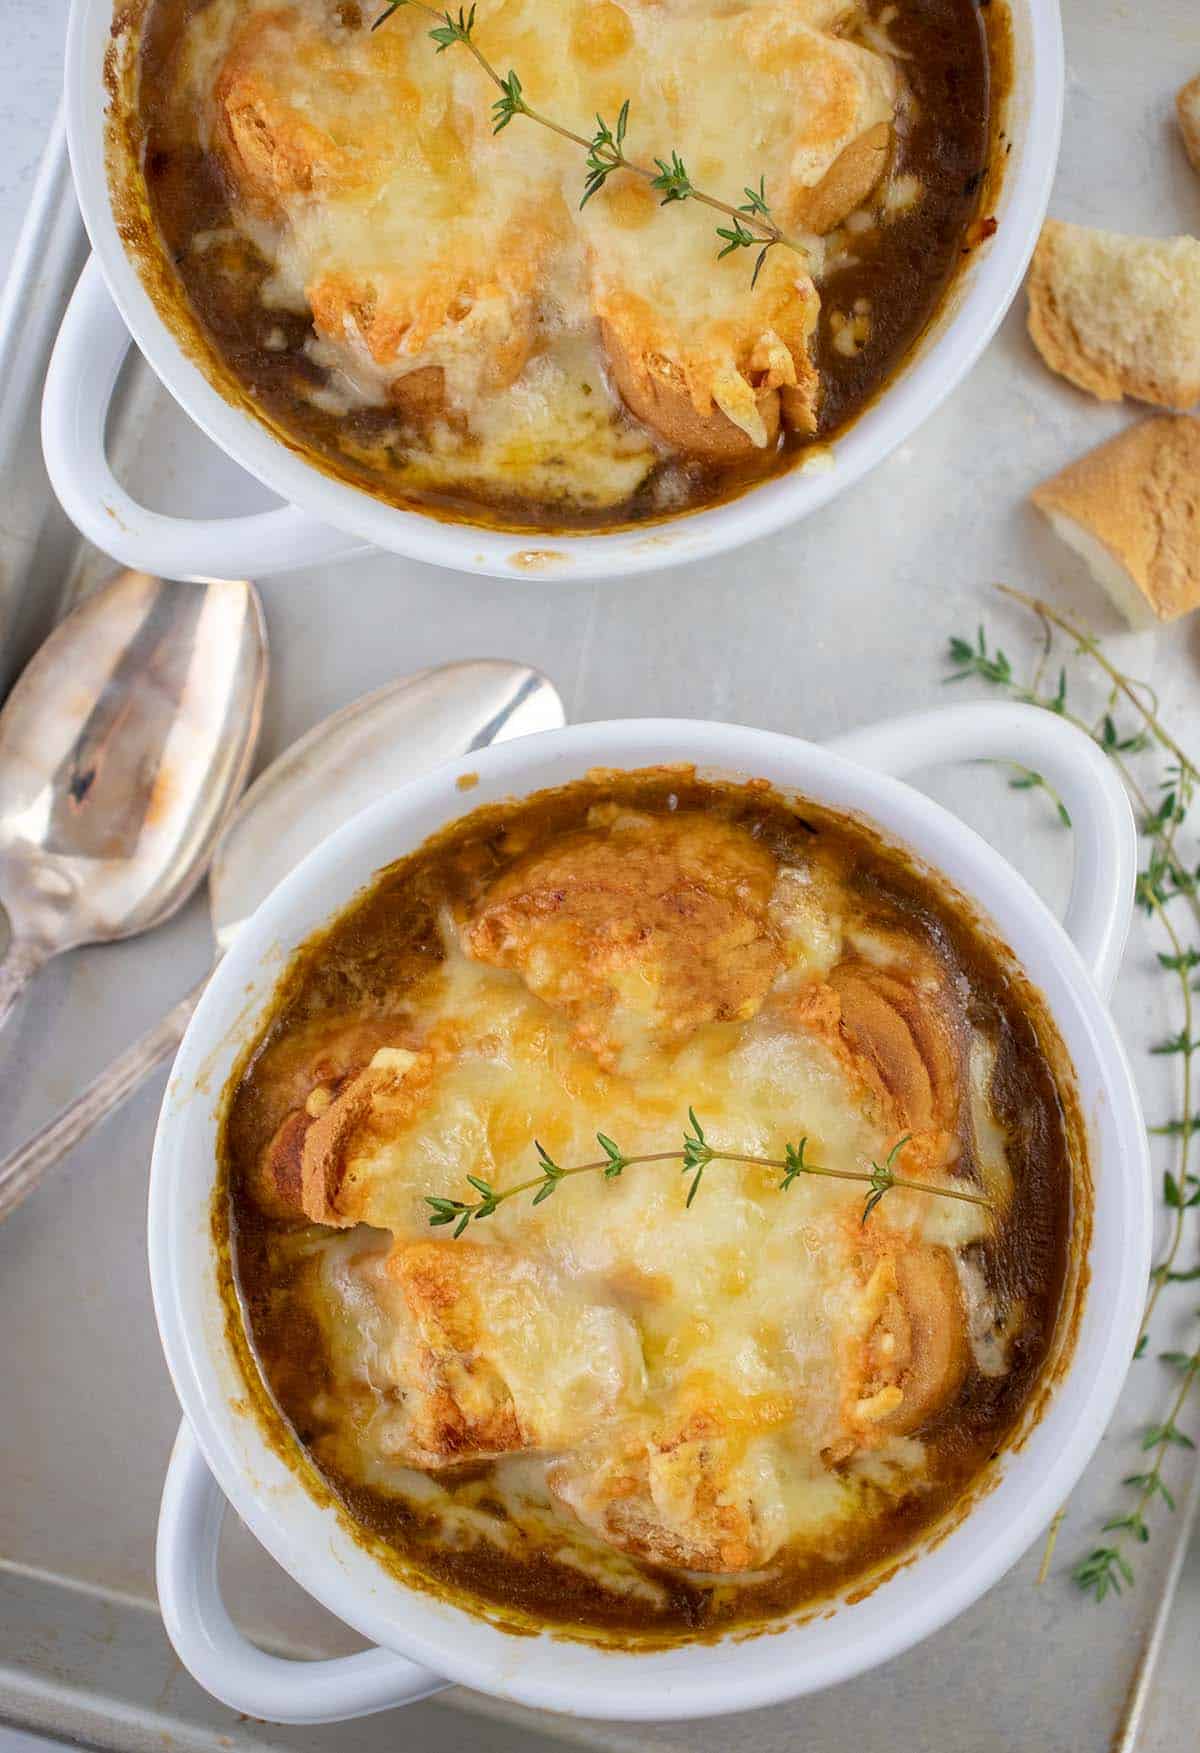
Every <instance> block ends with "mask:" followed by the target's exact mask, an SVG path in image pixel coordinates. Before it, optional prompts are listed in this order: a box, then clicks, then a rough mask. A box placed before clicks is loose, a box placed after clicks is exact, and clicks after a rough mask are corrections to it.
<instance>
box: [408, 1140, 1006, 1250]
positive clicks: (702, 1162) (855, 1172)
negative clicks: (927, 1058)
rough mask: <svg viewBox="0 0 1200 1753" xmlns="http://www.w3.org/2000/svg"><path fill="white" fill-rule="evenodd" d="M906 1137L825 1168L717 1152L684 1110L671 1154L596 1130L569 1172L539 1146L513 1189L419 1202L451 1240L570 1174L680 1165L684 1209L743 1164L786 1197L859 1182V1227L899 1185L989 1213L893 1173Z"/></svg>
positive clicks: (795, 1148) (952, 1190)
mask: <svg viewBox="0 0 1200 1753" xmlns="http://www.w3.org/2000/svg"><path fill="white" fill-rule="evenodd" d="M911 1136H912V1135H911V1133H905V1135H904V1136H903V1138H899V1139H897V1140H896V1143H895V1144H894V1145H893V1146H892V1148H891V1150H890V1151H889V1152H888V1155H887V1158H886V1160H885V1161H884V1162H882V1163H877V1162H872V1163H871V1165H870V1167H869V1168H866V1169H831V1168H828V1167H827V1166H826V1165H825V1164H823V1163H814V1162H810V1161H809V1160H808V1157H807V1156H806V1154H805V1153H806V1149H807V1145H808V1140H807V1138H802V1139H801V1140H800V1142H799V1144H788V1145H785V1146H784V1154H783V1156H782V1157H763V1156H748V1155H745V1154H744V1153H743V1152H741V1151H732V1150H720V1149H719V1148H718V1147H717V1146H716V1145H712V1144H710V1143H709V1141H708V1139H707V1137H706V1136H705V1132H704V1128H703V1127H702V1126H701V1124H700V1122H699V1120H698V1119H697V1118H696V1111H695V1109H694V1108H689V1109H688V1125H687V1128H686V1130H685V1131H684V1135H683V1143H682V1145H681V1146H680V1147H679V1148H678V1149H676V1150H659V1151H652V1152H650V1153H649V1154H641V1155H637V1156H626V1155H625V1153H624V1152H623V1151H622V1150H621V1149H620V1148H619V1147H618V1146H617V1145H616V1144H614V1142H613V1140H612V1139H611V1138H609V1137H608V1135H607V1133H604V1132H598V1133H597V1134H596V1142H597V1143H598V1144H599V1146H600V1149H601V1150H602V1151H603V1152H604V1155H603V1156H602V1157H599V1158H597V1159H596V1160H595V1161H593V1162H587V1163H577V1164H575V1165H574V1166H573V1167H572V1168H569V1169H564V1168H562V1167H561V1166H560V1165H559V1164H558V1163H556V1162H555V1161H554V1159H553V1157H552V1156H551V1155H550V1154H549V1152H548V1151H547V1150H545V1149H544V1147H543V1146H542V1145H540V1144H536V1145H535V1149H536V1150H537V1155H538V1164H539V1171H540V1172H539V1173H538V1174H536V1175H532V1176H530V1177H529V1179H528V1180H525V1181H518V1182H517V1183H516V1184H515V1186H512V1187H504V1188H496V1187H493V1186H492V1184H491V1183H490V1182H489V1181H485V1180H484V1179H483V1178H482V1177H481V1176H479V1175H468V1176H467V1180H468V1181H469V1182H470V1184H471V1186H472V1187H474V1189H475V1191H476V1193H478V1194H479V1198H478V1199H475V1200H464V1199H447V1198H442V1197H434V1196H432V1195H430V1194H426V1196H425V1203H426V1205H428V1206H429V1207H430V1209H431V1211H432V1216H431V1217H430V1219H429V1223H430V1227H431V1228H433V1229H438V1228H439V1227H441V1226H442V1225H444V1224H453V1225H454V1235H455V1237H458V1236H461V1235H462V1234H463V1232H464V1231H465V1230H466V1228H467V1225H468V1224H469V1223H471V1222H472V1221H475V1222H478V1221H479V1220H480V1219H481V1218H485V1217H491V1216H492V1215H493V1214H494V1213H495V1212H496V1211H498V1210H499V1208H500V1206H502V1205H503V1204H505V1203H506V1201H507V1200H509V1199H516V1198H518V1197H519V1196H520V1194H522V1193H530V1192H532V1193H533V1200H532V1203H533V1204H534V1205H540V1204H541V1203H542V1201H543V1200H544V1199H549V1198H551V1197H552V1195H553V1194H555V1193H557V1192H558V1189H559V1187H560V1186H561V1184H562V1182H563V1181H566V1180H569V1179H570V1177H571V1176H572V1175H593V1174H601V1175H603V1176H604V1178H605V1180H607V1181H615V1180H616V1179H617V1177H618V1176H620V1175H622V1174H623V1173H624V1172H625V1170H626V1169H628V1168H632V1167H634V1166H635V1165H637V1164H641V1163H680V1164H682V1172H683V1173H684V1174H685V1175H690V1176H691V1183H690V1185H689V1187H688V1192H687V1199H686V1201H685V1208H686V1209H687V1210H689V1211H690V1209H691V1207H692V1203H693V1201H694V1200H695V1197H696V1195H697V1193H698V1192H699V1191H700V1183H701V1181H702V1180H703V1179H704V1172H705V1170H706V1169H707V1168H708V1166H709V1164H710V1163H748V1164H749V1165H750V1166H751V1167H753V1168H761V1169H781V1170H782V1171H783V1179H782V1180H781V1181H780V1182H779V1184H778V1191H779V1192H780V1193H786V1192H787V1191H788V1189H789V1188H790V1187H791V1186H792V1184H793V1183H794V1182H795V1181H798V1180H799V1179H800V1178H801V1177H802V1176H804V1175H819V1176H822V1177H825V1178H828V1179H829V1180H833V1181H859V1182H862V1183H863V1184H864V1185H865V1186H867V1187H868V1188H869V1191H868V1193H867V1195H866V1198H865V1201H864V1204H863V1213H862V1219H861V1221H862V1222H863V1223H864V1224H865V1223H866V1221H867V1219H868V1218H869V1217H870V1215H871V1213H872V1212H873V1211H874V1210H875V1208H876V1206H877V1205H878V1204H879V1202H880V1200H881V1199H882V1198H883V1197H884V1195H885V1194H886V1193H890V1192H891V1190H892V1188H893V1187H905V1188H907V1189H908V1190H909V1191H910V1192H912V1193H932V1194H934V1195H936V1196H937V1197H939V1198H942V1199H961V1200H964V1201H965V1202H966V1203H967V1204H970V1205H982V1206H984V1207H986V1208H987V1209H989V1210H990V1209H991V1200H990V1199H989V1198H988V1197H987V1195H986V1194H984V1193H972V1192H969V1191H968V1190H967V1189H966V1188H965V1187H944V1186H939V1185H938V1184H937V1183H936V1182H933V1181H914V1180H912V1179H910V1178H909V1177H908V1176H906V1175H898V1174H897V1173H896V1171H895V1167H894V1164H895V1162H896V1160H897V1158H898V1157H899V1155H900V1152H901V1151H902V1150H903V1149H904V1147H905V1145H906V1144H908V1142H909V1140H910V1138H911Z"/></svg>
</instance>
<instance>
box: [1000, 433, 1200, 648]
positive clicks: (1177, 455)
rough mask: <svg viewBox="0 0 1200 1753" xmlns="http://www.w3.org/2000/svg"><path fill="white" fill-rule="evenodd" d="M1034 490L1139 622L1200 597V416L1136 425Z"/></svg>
mask: <svg viewBox="0 0 1200 1753" xmlns="http://www.w3.org/2000/svg"><path fill="white" fill-rule="evenodd" d="M1032 499H1033V503H1034V504H1035V505H1036V506H1037V508H1038V510H1039V511H1043V512H1044V513H1045V514H1046V516H1047V517H1048V518H1049V519H1050V522H1051V524H1052V525H1053V526H1054V529H1055V530H1056V531H1057V533H1058V534H1059V535H1060V536H1061V537H1062V539H1063V540H1064V541H1065V542H1067V543H1068V544H1069V545H1070V547H1072V548H1074V550H1075V552H1076V553H1077V554H1079V555H1081V556H1082V558H1083V559H1084V560H1085V561H1086V563H1087V565H1088V566H1089V567H1090V569H1091V571H1092V574H1093V576H1094V577H1095V578H1096V579H1097V580H1098V582H1099V583H1100V584H1101V585H1103V587H1104V589H1105V590H1106V591H1107V592H1108V594H1109V596H1110V597H1111V598H1112V600H1113V602H1114V603H1115V605H1116V607H1117V608H1118V609H1119V610H1120V612H1121V614H1122V615H1124V616H1125V618H1126V619H1127V620H1128V621H1129V622H1130V623H1131V624H1132V625H1133V626H1135V627H1137V626H1153V625H1154V624H1155V622H1156V621H1173V620H1175V619H1176V618H1177V617H1178V616H1179V615H1186V614H1188V613H1189V612H1190V611H1191V610H1192V609H1194V608H1196V607H1197V605H1200V420H1195V419H1189V418H1187V417H1186V416H1183V415H1177V416H1174V417H1172V416H1169V415H1162V416H1160V417H1159V418H1158V419H1155V420H1144V421H1143V422H1142V423H1141V424H1140V425H1138V426H1131V427H1130V428H1129V429H1128V430H1127V431H1125V432H1122V433H1119V434H1118V436H1117V437H1116V438H1113V439H1110V440H1109V442H1108V443H1107V444H1102V445H1100V446H1099V448H1098V449H1097V450H1093V451H1090V452H1089V453H1088V455H1087V456H1084V457H1081V458H1080V459H1079V460H1078V462H1074V463H1072V464H1070V466H1069V467H1068V468H1065V469H1063V470H1062V472H1061V473H1060V474H1057V475H1055V476H1054V477H1053V478H1052V479H1051V480H1049V481H1043V482H1042V484H1041V486H1040V487H1035V488H1034V491H1033V494H1032Z"/></svg>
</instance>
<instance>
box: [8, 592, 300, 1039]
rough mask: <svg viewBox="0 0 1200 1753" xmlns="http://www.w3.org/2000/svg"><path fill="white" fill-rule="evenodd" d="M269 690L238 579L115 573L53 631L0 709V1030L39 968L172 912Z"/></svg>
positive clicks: (249, 751) (222, 806)
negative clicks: (185, 580) (180, 580)
mask: <svg viewBox="0 0 1200 1753" xmlns="http://www.w3.org/2000/svg"><path fill="white" fill-rule="evenodd" d="M266 680H267V639H266V630H265V627H264V625H263V619H262V611H261V608H260V606H259V602H258V596H257V593H256V592H255V590H254V587H253V585H251V584H247V583H244V582H232V581H227V582H214V583H211V584H175V583H169V582H167V581H165V580H163V579H160V578H151V577H150V576H149V575H148V574H146V573H144V572H122V573H119V574H118V575H117V576H116V577H115V578H113V579H111V580H110V581H109V582H108V583H107V584H104V585H102V586H101V587H100V588H99V589H98V590H96V591H94V592H93V593H92V594H91V595H90V596H88V597H87V598H86V599H85V601H84V602H82V603H81V604H80V605H79V607H78V608H76V609H75V610H74V611H73V612H72V613H71V614H70V615H68V616H67V618H66V619H65V620H64V621H63V622H62V623H61V624H60V625H59V626H58V627H56V628H55V630H54V632H53V633H52V634H51V635H50V637H49V638H48V639H47V640H46V642H45V644H44V645H43V646H42V648H41V649H40V651H39V652H38V653H37V655H36V656H35V657H34V658H33V660H32V662H31V663H30V664H29V665H28V667H27V668H26V669H25V671H24V672H23V673H22V675H21V676H20V678H19V679H18V681H17V682H16V684H15V686H14V687H13V690H12V692H11V694H10V695H9V698H8V701H7V702H6V704H5V706H4V710H3V712H0V900H2V901H3V903H4V907H5V910H6V912H7V914H8V919H9V926H10V934H11V935H10V941H9V946H8V951H7V954H6V956H5V958H4V962H3V965H2V966H0V1022H2V1021H3V1019H4V1018H5V1017H6V1016H7V1015H8V1013H9V1011H10V1009H11V1007H12V1005H13V1002H14V1001H15V999H16V997H17V994H18V993H19V992H20V990H21V987H22V986H23V985H24V984H25V982H26V980H28V979H29V977H30V975H31V974H32V973H33V972H34V971H35V970H36V969H37V968H38V967H40V966H41V964H42V963H43V962H45V961H47V960H48V959H49V958H50V957H52V956H56V955H60V954H61V953H62V952H63V951H64V950H68V949H73V948H75V947H76V946H77V945H79V944H84V943H107V942H111V941H112V940H114V939H117V938H123V937H131V936H133V935H134V934H135V933H137V932H142V931H148V930H149V929H150V928H151V927H152V926H155V925H158V924H160V923H161V922H162V921H163V920H165V919H167V918H169V917H170V915H171V914H172V913H174V912H175V911H176V909H177V908H179V907H180V906H182V904H183V902H184V901H185V900H186V899H187V897H188V896H189V895H190V894H191V893H192V891H193V890H194V889H195V887H196V884H197V883H198V882H199V881H200V879H201V877H202V876H203V875H204V872H205V870H206V869H207V866H208V862H209V859H210V857H211V856H212V851H213V847H214V846H215V844H216V840H217V836H218V834H219V833H220V831H221V827H222V825H223V823H224V822H225V819H226V817H227V815H228V813H229V809H230V807H231V805H232V804H233V802H234V801H235V799H236V798H237V797H238V796H239V795H240V793H241V790H242V787H243V785H244V784H245V782H246V777H247V774H248V772H249V769H250V763H251V761H252V759H253V756H254V750H255V747H256V745H257V742H258V732H259V726H260V723H261V720H262V703H263V694H264V691H265V688H266Z"/></svg>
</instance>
